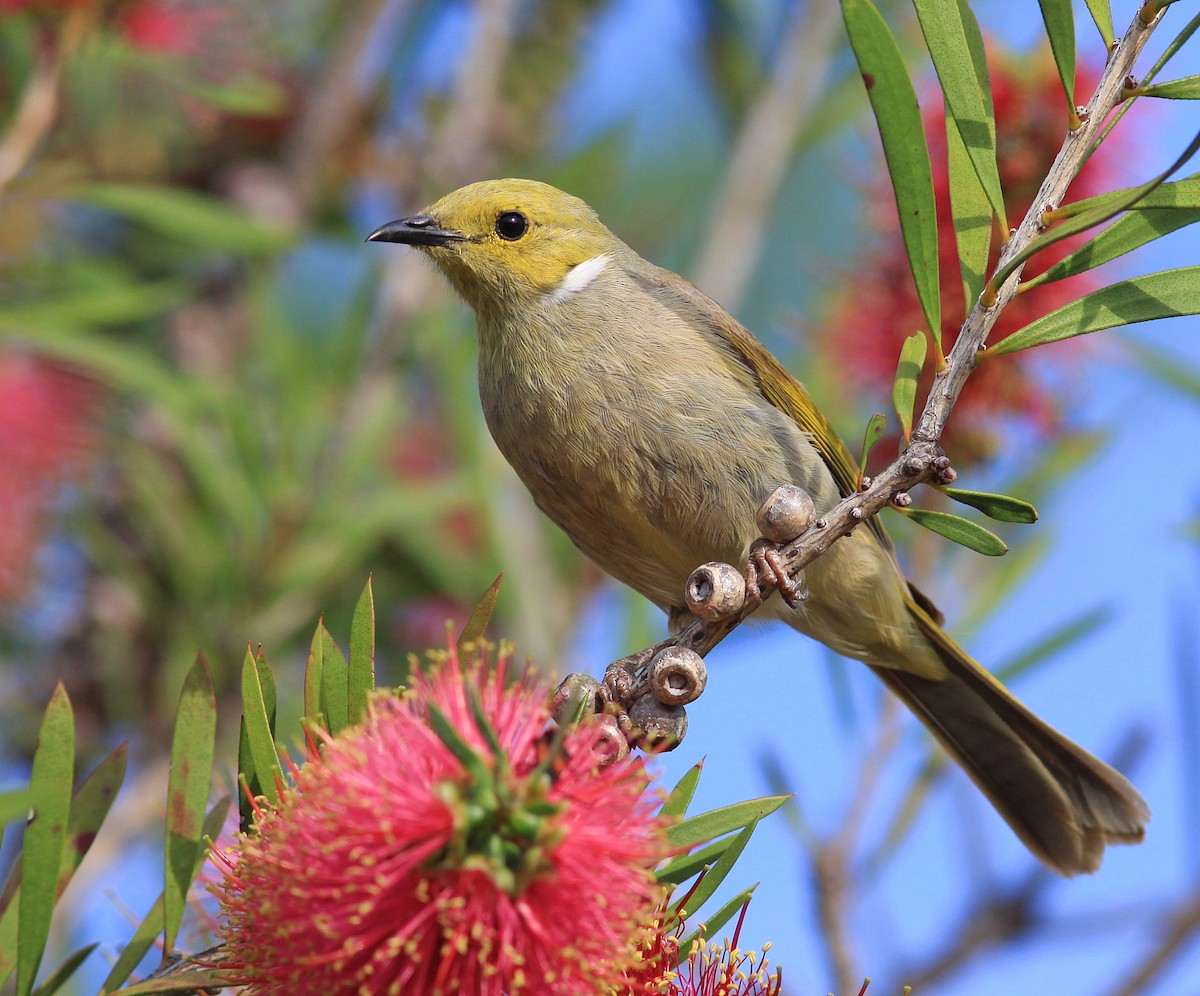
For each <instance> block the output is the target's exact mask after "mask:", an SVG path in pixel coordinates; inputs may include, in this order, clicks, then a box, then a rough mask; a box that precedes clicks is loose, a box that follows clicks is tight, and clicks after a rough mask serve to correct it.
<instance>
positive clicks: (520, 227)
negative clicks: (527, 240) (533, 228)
mask: <svg viewBox="0 0 1200 996" xmlns="http://www.w3.org/2000/svg"><path fill="white" fill-rule="evenodd" d="M527 231H529V219H528V218H526V217H525V215H523V214H521V212H520V211H505V212H504V214H502V215H500V217H499V218H497V219H496V234H497V235H499V236H500V238H502V239H504V240H505V241H506V242H516V241H517V239H519V238H520V237H521V236H522V235H524V234H525V233H526V232H527Z"/></svg>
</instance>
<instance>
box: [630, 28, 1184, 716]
mask: <svg viewBox="0 0 1200 996" xmlns="http://www.w3.org/2000/svg"><path fill="white" fill-rule="evenodd" d="M1161 18H1162V12H1161V11H1160V12H1158V13H1157V14H1155V15H1154V16H1153V17H1152V18H1151V19H1150V20H1149V22H1148V23H1147V22H1144V21H1143V20H1142V19H1141V16H1140V14H1139V16H1135V17H1134V20H1133V23H1132V24H1131V25H1130V26H1129V30H1128V31H1126V32H1125V36H1124V37H1123V38H1122V39H1121V41H1120V42H1119V43H1118V44H1117V46H1116V47H1115V48H1114V49H1113V51H1112V52H1111V54H1110V55H1109V59H1108V63H1107V65H1106V66H1105V69H1104V73H1103V75H1102V76H1101V78H1100V82H1099V84H1098V85H1097V87H1096V91H1095V93H1094V94H1093V95H1092V98H1091V100H1090V101H1089V102H1088V104H1087V107H1086V110H1085V113H1084V114H1082V115H1081V117H1082V118H1083V119H1084V120H1083V125H1082V127H1080V128H1079V129H1077V130H1076V131H1074V132H1070V133H1068V134H1067V136H1066V138H1065V140H1064V141H1063V145H1062V148H1061V149H1060V150H1059V153H1058V156H1057V157H1056V158H1055V160H1054V164H1053V165H1052V166H1051V168H1050V171H1049V172H1048V173H1047V175H1046V179H1045V181H1044V182H1043V183H1042V186H1041V190H1040V191H1039V193H1038V196H1037V197H1036V198H1035V199H1034V201H1033V204H1032V205H1031V206H1030V208H1029V211H1028V213H1027V214H1026V215H1025V218H1024V219H1023V220H1022V222H1021V224H1020V225H1019V226H1018V227H1017V228H1016V229H1014V230H1013V232H1012V234H1011V236H1010V238H1009V240H1008V242H1007V244H1006V245H1005V247H1004V251H1003V252H1002V253H1001V254H1000V259H999V260H998V262H997V271H999V270H1000V269H1001V268H1002V267H1004V265H1005V264H1006V263H1007V262H1008V261H1009V260H1010V259H1012V258H1013V257H1014V256H1015V255H1016V254H1017V253H1019V252H1021V251H1022V250H1024V249H1025V248H1026V247H1027V246H1028V245H1029V244H1030V243H1031V242H1032V241H1033V240H1034V239H1035V238H1037V236H1038V235H1039V234H1040V233H1041V231H1042V227H1041V216H1042V214H1043V212H1044V211H1045V210H1046V209H1047V207H1050V208H1055V207H1057V206H1058V205H1059V204H1060V203H1061V202H1062V199H1063V197H1064V196H1065V194H1066V192H1067V188H1068V187H1069V186H1070V184H1071V181H1072V180H1073V179H1074V178H1075V175H1076V174H1077V173H1078V171H1079V168H1080V166H1081V164H1082V162H1083V161H1084V159H1085V158H1086V157H1087V153H1088V150H1089V148H1090V146H1091V144H1092V141H1093V140H1094V138H1095V137H1096V135H1097V134H1098V132H1099V131H1100V129H1101V128H1102V127H1103V125H1104V121H1105V119H1106V118H1107V117H1108V116H1109V114H1111V113H1112V111H1113V109H1114V108H1115V107H1116V106H1117V105H1118V104H1119V103H1120V101H1121V99H1122V94H1123V91H1124V83H1125V78H1126V77H1127V76H1129V74H1130V73H1131V71H1132V69H1133V65H1134V62H1135V61H1136V59H1137V56H1138V54H1139V53H1140V52H1141V50H1142V48H1143V47H1144V45H1145V44H1146V41H1147V40H1148V39H1149V37H1150V34H1151V33H1152V32H1153V30H1154V28H1155V27H1156V26H1157V24H1158V22H1159V21H1160V20H1161ZM1021 269H1022V268H1021V267H1018V268H1016V269H1015V270H1014V271H1013V272H1012V273H1011V274H1010V275H1009V276H1008V278H1007V279H1006V280H1005V281H1004V283H1003V285H1002V286H1000V287H998V288H994V289H993V291H994V294H995V299H994V302H992V303H990V304H989V305H987V306H985V304H984V299H983V297H981V298H980V300H979V301H976V302H975V306H974V308H973V309H972V311H971V313H970V315H969V316H968V317H967V320H966V321H965V322H964V323H963V326H962V329H961V330H960V332H959V335H958V338H957V340H956V341H955V343H954V348H953V349H952V350H951V351H950V354H949V356H948V357H947V363H946V366H945V367H944V368H943V369H942V370H940V371H939V372H938V373H937V374H936V376H935V377H934V381H933V386H932V387H931V388H930V391H929V396H928V398H927V399H926V402H925V407H924V409H923V411H922V413H921V417H920V419H919V420H918V421H917V423H916V426H915V427H914V429H913V433H912V441H911V443H910V445H909V446H908V448H907V449H906V450H905V452H904V453H903V454H901V456H900V457H899V458H898V459H897V460H896V461H895V462H893V463H892V464H891V466H889V467H888V468H887V469H886V470H884V471H883V472H882V473H881V474H879V475H878V476H877V477H876V478H874V480H873V481H871V483H870V484H869V486H867V487H865V488H864V489H863V490H861V491H860V492H859V493H857V494H853V495H850V496H848V497H847V498H844V499H843V500H842V501H841V502H840V503H839V504H837V505H836V506H834V508H832V509H831V510H830V511H829V512H827V513H826V514H825V515H824V516H823V517H822V518H820V519H818V520H817V521H816V523H815V524H814V525H813V526H812V527H811V528H810V529H809V530H808V531H807V532H805V533H804V534H803V535H801V536H800V537H798V538H797V539H796V540H794V541H792V542H791V543H789V544H788V545H787V546H785V547H783V548H782V549H781V551H780V553H781V555H782V562H783V565H784V567H785V568H786V570H787V572H788V574H789V575H791V576H792V577H796V576H798V575H799V573H800V572H801V570H802V569H803V568H804V567H805V566H807V565H808V564H809V563H811V562H812V561H813V560H815V559H816V558H817V557H819V556H820V555H821V554H822V553H824V552H825V551H826V550H828V549H829V548H830V547H831V546H832V545H833V544H834V543H835V542H837V540H839V539H841V538H842V537H843V536H848V535H849V534H850V533H852V532H853V531H854V530H855V529H856V528H857V527H858V526H860V525H861V524H862V523H863V522H865V521H866V520H867V519H869V518H870V517H871V516H873V515H877V514H878V513H879V512H880V511H882V510H883V509H884V508H886V507H887V506H888V505H890V504H891V503H892V502H893V501H895V500H896V499H897V498H898V497H899V496H901V495H906V494H907V493H908V492H909V491H910V490H911V489H912V488H914V487H916V486H917V485H919V484H924V483H926V482H928V481H931V480H938V479H940V480H943V481H945V480H948V479H949V480H952V479H953V478H952V476H950V474H949V473H948V472H949V468H950V461H949V460H948V459H947V458H946V457H945V456H944V455H943V453H942V449H941V438H942V433H943V432H944V431H945V428H946V423H947V421H948V420H949V418H950V414H951V412H952V411H953V410H954V406H955V404H956V402H957V401H958V398H959V395H960V394H961V393H962V390H963V387H964V386H965V385H966V382H967V380H968V379H969V378H970V376H971V373H972V371H973V370H974V369H975V367H976V365H977V364H978V362H979V356H980V354H981V351H982V350H983V348H984V343H985V342H986V341H987V338H988V335H989V334H990V333H991V331H992V329H993V327H994V326H995V324H996V321H997V319H998V318H999V317H1000V313H1001V312H1002V311H1003V309H1004V307H1005V306H1006V305H1007V304H1008V303H1009V301H1011V300H1012V298H1013V297H1014V296H1015V294H1016V292H1017V285H1018V283H1019V280H1020V275H1021ZM986 293H987V291H985V294H986ZM757 608H758V604H757V603H749V602H748V604H747V606H746V608H745V609H743V611H742V612H741V613H740V614H739V615H738V616H735V617H733V618H728V619H722V620H718V621H715V622H711V621H706V620H697V621H696V622H694V623H692V624H691V625H689V626H687V627H686V628H684V629H683V630H681V631H680V632H678V633H676V634H674V635H672V636H671V637H669V638H668V639H666V640H664V641H662V642H661V643H658V644H656V645H655V646H653V647H648V648H646V649H645V650H642V651H640V652H638V653H636V654H632V655H630V656H629V657H627V658H624V659H623V660H621V661H619V662H616V664H615V665H610V667H609V669H608V674H609V675H612V674H614V668H616V667H619V668H621V669H623V670H625V671H627V672H629V673H630V674H632V675H633V678H634V680H633V681H632V682H629V681H626V682H625V684H624V686H623V687H622V688H621V689H619V690H617V689H615V688H614V689H612V691H613V692H614V694H613V695H612V698H613V699H614V700H616V701H617V702H620V703H622V704H625V702H626V697H627V696H628V695H632V696H633V698H637V697H638V696H639V695H641V694H642V692H643V690H644V689H643V684H644V679H643V676H644V669H645V665H647V664H648V663H649V662H650V660H651V658H652V657H653V656H654V655H655V654H656V653H658V651H660V650H662V649H664V648H666V647H668V646H681V647H686V648H688V649H690V650H694V651H695V652H696V653H698V654H700V655H701V656H704V655H705V654H707V653H708V652H709V651H710V650H712V649H713V647H715V646H716V645H717V644H718V643H720V642H721V641H722V640H723V639H724V638H725V637H726V636H728V635H729V634H730V633H731V632H733V630H734V629H735V628H736V627H737V626H738V625H739V623H741V622H742V620H744V619H745V618H747V617H748V616H749V615H751V614H752V613H753V612H754V611H755V610H756V609H757ZM629 701H632V699H629Z"/></svg>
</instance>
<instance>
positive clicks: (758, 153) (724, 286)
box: [692, 3, 841, 310]
mask: <svg viewBox="0 0 1200 996" xmlns="http://www.w3.org/2000/svg"><path fill="white" fill-rule="evenodd" d="M840 23H841V19H840V17H839V16H838V6H837V4H833V3H817V4H808V5H806V6H805V7H804V8H803V12H802V13H798V14H796V15H795V16H794V17H793V18H792V28H791V31H790V32H789V34H788V37H787V39H786V40H785V41H784V44H783V45H782V47H781V51H780V53H779V55H778V57H777V58H776V60H775V69H774V71H773V73H772V74H771V79H770V81H769V83H768V85H767V88H766V90H764V91H763V93H762V94H761V95H760V96H759V98H758V100H757V101H756V102H755V104H754V106H753V107H752V108H751V109H750V111H749V112H748V113H747V115H746V118H745V124H744V125H743V127H742V130H741V132H740V134H739V135H738V138H737V144H736V146H735V147H734V150H733V155H732V156H731V157H730V160H729V168H728V169H727V170H726V172H725V179H724V181H723V182H722V185H721V195H720V196H719V197H718V198H717V204H718V205H719V206H718V208H717V210H716V212H715V214H714V216H713V219H712V221H711V223H710V224H709V228H708V231H709V237H708V241H707V243H706V244H705V246H704V249H703V250H702V252H701V254H700V259H699V262H698V263H696V266H695V268H694V270H693V274H692V278H693V281H694V282H695V284H696V286H697V287H699V288H701V289H702V290H703V291H704V292H705V293H706V294H709V295H711V296H712V297H713V298H715V299H716V300H718V301H720V302H721V303H722V304H723V305H724V306H725V307H726V308H729V309H730V310H732V309H733V308H735V307H736V305H737V302H738V301H739V299H740V298H741V296H742V294H743V293H745V290H746V284H747V283H748V282H749V280H750V275H751V274H752V273H753V272H754V265H755V263H757V262H758V257H759V254H760V252H761V251H762V240H763V231H764V229H765V228H766V222H767V213H768V210H769V208H770V206H771V204H772V202H773V201H774V199H775V195H776V194H777V193H778V191H779V185H780V184H781V183H782V182H783V175H784V170H785V168H786V167H787V164H788V162H790V160H791V153H792V149H793V147H794V146H795V144H796V137H797V136H798V135H799V134H800V131H801V130H802V129H803V128H804V125H805V124H806V123H807V122H808V120H809V118H811V117H812V114H813V112H814V111H815V110H816V109H817V107H819V106H820V105H819V104H818V102H817V101H816V100H814V99H813V94H816V93H818V92H819V90H820V86H821V82H822V80H823V79H824V77H825V75H826V73H827V72H828V69H829V63H830V61H831V49H832V47H833V43H834V41H835V40H836V38H837V26H838V25H839V24H840Z"/></svg>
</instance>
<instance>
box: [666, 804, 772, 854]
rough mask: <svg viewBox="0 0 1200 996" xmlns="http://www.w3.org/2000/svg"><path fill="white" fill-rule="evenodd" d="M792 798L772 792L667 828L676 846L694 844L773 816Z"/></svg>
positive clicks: (668, 834) (669, 836)
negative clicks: (772, 814)
mask: <svg viewBox="0 0 1200 996" xmlns="http://www.w3.org/2000/svg"><path fill="white" fill-rule="evenodd" d="M790 798H791V796H790V795H768V796H763V797H762V798H759V799H748V800H746V801H745V802H735V803H734V804H733V805H731V806H723V807H721V808H720V809H712V810H709V811H708V812H707V813H700V814H699V815H698V816H691V817H688V819H686V820H683V821H682V822H680V823H676V824H675V825H674V826H673V827H668V828H667V840H668V842H669V843H670V844H671V846H672V847H692V846H694V845H696V844H704V843H707V842H708V841H710V840H714V839H715V838H717V837H723V836H724V835H725V834H727V833H732V832H733V831H734V830H742V829H744V828H745V827H747V826H749V825H750V824H751V823H754V822H755V821H757V820H761V819H762V818H763V817H764V816H769V815H770V814H771V813H773V812H775V810H777V809H778V808H779V807H780V806H782V805H783V804H784V803H785V802H787V801H788V799H790Z"/></svg>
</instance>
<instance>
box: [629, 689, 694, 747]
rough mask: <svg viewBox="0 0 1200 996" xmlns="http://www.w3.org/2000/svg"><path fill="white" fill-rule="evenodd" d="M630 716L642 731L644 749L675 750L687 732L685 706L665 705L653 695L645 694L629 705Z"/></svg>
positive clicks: (640, 742) (641, 741)
mask: <svg viewBox="0 0 1200 996" xmlns="http://www.w3.org/2000/svg"><path fill="white" fill-rule="evenodd" d="M629 718H630V719H631V720H632V721H633V725H634V726H636V727H637V728H638V730H640V731H641V736H640V737H639V738H638V740H639V744H638V745H639V746H640V747H641V748H642V749H643V750H674V749H675V748H676V747H678V746H679V744H680V742H681V741H682V740H683V737H684V734H686V733H687V713H686V712H685V711H684V708H683V706H669V705H663V704H662V703H661V702H659V701H658V699H656V698H655V697H654V696H653V695H643V696H642V697H641V698H640V699H637V700H636V701H635V702H634V703H633V705H631V706H630V707H629Z"/></svg>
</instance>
